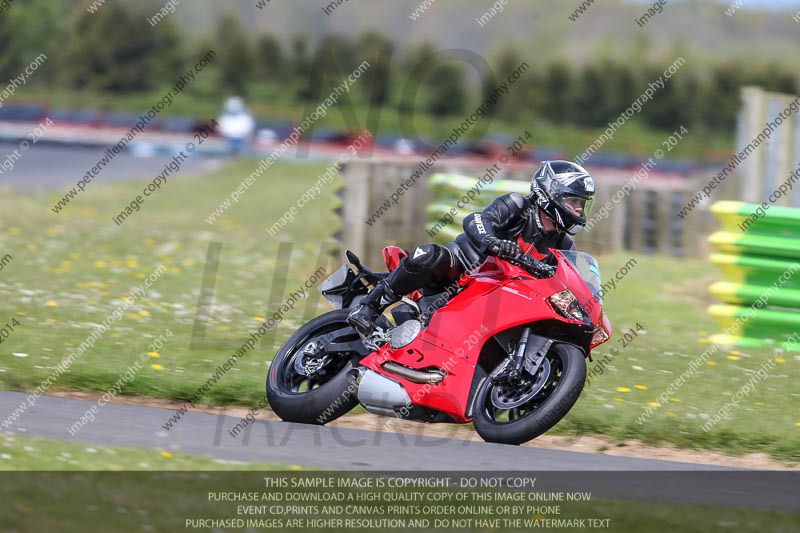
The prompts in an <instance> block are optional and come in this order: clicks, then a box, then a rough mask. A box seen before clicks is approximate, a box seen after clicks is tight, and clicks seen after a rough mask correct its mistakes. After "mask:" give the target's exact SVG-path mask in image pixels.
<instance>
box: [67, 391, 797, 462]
mask: <svg viewBox="0 0 800 533" xmlns="http://www.w3.org/2000/svg"><path fill="white" fill-rule="evenodd" d="M52 395H53V396H60V397H62V398H74V399H81V400H97V399H99V398H100V397H101V395H102V394H100V393H96V392H74V391H61V392H55V393H52ZM111 403H119V404H125V405H140V406H143V407H157V408H160V409H173V410H177V409H179V408H180V407H181V406H182V405H184V402H177V401H173V400H165V399H162V398H151V397H143V396H117V397H115V398H114V400H113V401H112V402H111ZM193 411H194V412H198V413H210V414H215V415H216V414H224V415H226V416H231V417H234V418H235V417H237V416H238V417H242V418H243V417H244V416H245V415H247V413H248V412H249V411H250V409H249V408H247V407H235V406H226V407H219V406H216V407H215V406H210V405H198V406H197V407H196V408H195V409H193ZM256 418H258V419H259V420H272V421H279V420H280V419H279V418H278V416H277V415H276V414H275V413H273V412H272V411H271V410H269V409H263V410H262V411H260V412H259V413H258V415H257V416H256ZM328 425H329V426H334V427H340V428H351V429H365V430H368V431H385V432H391V433H402V434H406V435H414V436H416V437H418V438H426V437H427V438H434V437H440V438H446V439H458V440H474V441H476V442H479V441H481V438H480V437H479V436H478V434H477V433H475V432H474V431H473V430H472V429H471V428H469V427H466V426H458V425H455V424H422V423H418V422H411V421H408V420H398V419H394V418H388V417H383V416H375V415H371V414H367V413H360V414H350V415H346V416H343V417H342V418H340V419H339V420H336V421H335V422H332V423H331V424H328ZM523 446H527V447H529V448H543V449H549V450H568V451H573V452H584V453H602V454H606V455H616V456H620V457H641V458H646V459H663V460H668V461H678V462H683V463H699V464H708V465H717V466H731V467H741V468H755V469H760V470H794V471H800V465H798V464H794V463H783V462H780V461H777V460H775V459H773V458H772V457H770V456H769V455H767V454H764V453H750V454H746V455H726V454H724V453H721V452H711V451H704V450H690V449H684V448H676V447H673V446H649V445H645V444H642V443H641V442H638V441H634V440H626V441H624V442H614V441H611V440H608V439H604V438H602V437H595V436H585V435H582V436H564V435H542V436H541V437H538V438H537V439H536V440H534V441H531V442H529V443H526V444H523Z"/></svg>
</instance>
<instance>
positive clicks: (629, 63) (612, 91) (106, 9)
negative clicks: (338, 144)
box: [0, 0, 798, 131]
mask: <svg viewBox="0 0 800 533" xmlns="http://www.w3.org/2000/svg"><path fill="white" fill-rule="evenodd" d="M150 15H152V8H151V7H148V6H146V5H128V4H123V3H120V2H109V3H107V4H105V5H103V6H102V7H101V8H99V9H98V10H97V11H96V12H95V13H94V14H89V13H87V11H86V9H85V6H84V5H83V4H81V5H79V6H77V7H72V8H67V7H65V4H63V3H57V2H52V0H29V1H28V2H26V3H25V4H16V5H14V6H13V8H12V9H10V10H8V11H6V12H4V13H2V14H0V50H2V54H0V80H2V79H10V78H12V77H14V76H16V75H17V74H19V72H20V70H21V69H22V68H24V65H25V64H27V63H28V62H29V61H30V60H31V59H32V58H34V57H36V56H37V55H38V54H39V53H41V52H43V51H44V52H45V53H47V55H48V57H49V58H50V60H49V61H48V64H47V66H46V67H47V68H46V69H42V71H43V72H42V73H37V75H36V76H35V77H33V79H31V80H30V83H33V84H39V85H42V86H46V87H54V86H55V87H58V88H62V89H66V90H74V91H80V90H87V91H91V92H92V93H100V94H103V93H107V94H115V95H120V94H123V95H124V94H132V93H141V92H148V91H154V90H156V89H159V88H163V87H165V86H170V85H172V84H173V83H174V82H175V79H174V78H175V77H176V75H177V74H179V73H180V72H182V71H183V70H185V69H186V68H187V67H190V66H191V65H192V64H193V63H194V61H195V60H196V59H197V58H198V57H201V56H202V55H203V54H204V53H205V52H207V51H208V50H210V49H213V50H214V51H215V52H216V53H217V58H216V60H215V62H214V65H213V66H212V67H211V68H210V69H209V71H210V72H211V74H210V75H208V76H206V75H205V74H204V76H203V78H204V79H203V80H202V82H201V83H197V84H196V86H195V87H192V88H191V91H193V92H194V93H195V94H197V95H199V96H209V97H220V98H221V97H223V96H226V95H230V94H232V93H236V94H240V95H244V96H250V97H252V98H255V99H258V98H272V99H276V100H278V101H280V102H283V103H286V104H297V105H305V104H307V103H310V102H313V101H316V100H317V99H319V97H320V94H325V93H324V92H323V91H324V90H325V88H326V87H333V86H334V85H335V84H337V83H339V82H340V81H341V79H342V78H343V77H344V76H347V75H348V74H349V73H350V72H352V70H353V69H354V68H356V66H357V65H359V64H361V63H362V62H363V61H367V62H368V63H369V64H370V68H369V69H368V70H367V72H366V73H365V75H364V76H363V77H362V79H360V80H359V82H358V84H357V87H356V88H355V89H354V91H353V95H352V97H353V100H354V102H355V103H356V104H357V105H362V106H367V105H372V106H382V107H386V108H395V109H396V110H397V111H398V112H400V113H411V112H416V111H423V112H426V113H429V114H431V115H433V116H435V117H447V116H454V117H457V116H462V115H463V114H464V113H465V112H467V111H468V110H469V109H470V107H471V106H472V105H473V104H474V103H475V102H478V101H480V100H481V97H482V95H485V94H488V93H489V92H490V91H491V90H493V88H494V87H491V86H490V85H491V84H492V83H493V82H495V81H498V80H500V81H502V80H504V79H505V77H506V76H507V74H508V73H510V72H512V71H513V70H514V69H516V68H517V67H518V66H519V65H520V64H521V63H523V62H527V63H529V64H531V65H532V66H533V68H530V69H528V70H527V71H526V72H525V74H524V76H523V77H522V79H520V80H519V82H517V83H516V84H515V85H514V87H513V89H512V90H510V91H509V93H508V94H507V95H505V96H504V97H503V98H502V99H501V100H500V103H499V104H498V106H497V107H496V108H495V109H494V110H493V113H494V115H495V116H496V117H497V118H500V119H502V120H504V121H505V122H507V123H509V124H515V123H530V122H531V121H537V120H544V121H547V122H550V123H556V124H571V125H577V126H586V127H600V126H605V125H606V124H607V123H608V122H610V121H613V120H615V119H616V118H617V117H618V116H619V114H620V113H621V112H623V111H624V110H625V109H627V108H628V106H630V105H631V103H632V102H633V101H634V100H636V98H637V97H638V96H639V95H640V94H641V93H642V92H643V91H644V90H645V89H646V88H647V86H648V83H649V82H651V81H654V80H656V79H658V78H659V76H661V74H662V73H663V71H664V69H665V67H666V66H668V65H669V64H671V63H672V61H674V59H675V55H674V54H666V55H664V57H662V58H661V59H660V60H656V59H653V58H644V57H641V56H637V57H631V58H630V59H627V60H623V59H618V58H616V59H611V58H606V59H604V58H595V59H592V60H587V61H584V62H582V63H581V64H576V63H575V62H573V61H570V60H569V59H568V58H560V59H549V60H547V61H546V62H538V61H537V60H536V55H537V53H536V52H537V51H536V50H528V49H526V50H524V51H522V50H517V49H513V48H507V49H505V50H502V51H500V52H498V53H496V54H493V55H492V56H491V57H490V58H488V59H487V60H486V63H487V64H488V65H489V66H490V68H491V71H492V72H493V73H494V77H493V78H492V77H490V76H488V75H487V72H486V71H485V69H483V71H482V72H481V68H480V67H478V68H477V70H478V74H479V75H480V79H481V80H482V83H476V81H475V79H476V76H475V73H476V66H475V64H467V63H466V62H464V61H460V60H452V59H451V60H447V56H441V60H437V61H430V58H431V57H432V56H434V57H435V56H436V55H437V52H436V50H435V49H434V48H433V46H431V45H430V44H427V43H421V44H419V45H417V46H415V47H412V48H410V49H407V50H402V51H400V50H397V49H396V47H395V46H394V44H393V43H392V42H391V41H390V40H389V39H388V38H387V37H386V36H384V35H382V34H381V33H379V32H376V31H370V32H367V33H364V34H361V35H357V36H352V37H351V36H345V35H339V34H328V35H323V36H320V37H318V38H314V39H312V38H311V37H309V36H308V35H296V36H295V37H294V38H292V39H290V40H288V41H282V40H279V39H278V38H276V37H275V36H274V35H271V34H268V33H263V34H260V35H256V36H251V34H250V32H248V31H246V30H245V29H243V28H242V26H241V25H240V22H239V20H238V19H237V18H236V17H235V16H234V15H232V14H225V15H223V16H221V17H220V18H219V19H218V20H217V22H216V27H215V28H214V29H213V31H212V32H210V33H209V34H208V35H204V36H197V35H193V34H189V32H187V31H184V30H181V29H179V27H178V26H177V25H176V24H175V21H174V17H171V16H168V17H165V18H164V19H163V20H161V21H160V22H159V23H158V25H157V26H156V27H150V25H149V24H147V23H146V20H147V19H148V17H149V16H150ZM51 51H52V52H51ZM426 61H428V63H430V68H425V69H420V68H419V66H420V65H421V64H423V63H425V62H426ZM415 77H416V78H418V79H414V78H415ZM751 84H752V85H760V86H762V87H765V88H766V89H768V90H773V91H778V92H787V93H793V94H797V92H798V80H797V77H796V75H795V74H794V73H793V72H791V71H788V70H786V69H785V67H781V66H779V65H777V64H752V63H742V62H728V63H720V62H714V61H712V60H707V59H706V60H699V59H693V60H689V61H687V65H686V66H685V67H683V68H681V69H680V70H679V71H678V72H677V73H676V74H675V75H674V76H673V77H672V78H671V79H670V80H669V81H667V82H666V84H665V86H664V88H663V89H661V90H660V91H659V92H658V94H657V95H656V96H655V99H654V100H653V101H652V102H650V103H648V104H647V105H646V106H644V109H643V110H642V113H641V120H642V121H643V122H644V123H645V124H646V125H648V126H650V127H651V128H655V129H659V130H665V131H667V130H672V129H673V128H675V127H676V126H678V125H686V126H691V125H702V126H703V127H704V128H707V129H708V130H711V131H725V130H730V129H732V128H733V127H734V125H735V121H736V114H737V112H738V109H739V106H740V101H739V98H740V97H739V90H740V88H741V87H742V86H745V85H751ZM409 87H412V88H414V89H415V90H414V91H413V94H412V95H411V97H408V94H409V91H408V89H409Z"/></svg>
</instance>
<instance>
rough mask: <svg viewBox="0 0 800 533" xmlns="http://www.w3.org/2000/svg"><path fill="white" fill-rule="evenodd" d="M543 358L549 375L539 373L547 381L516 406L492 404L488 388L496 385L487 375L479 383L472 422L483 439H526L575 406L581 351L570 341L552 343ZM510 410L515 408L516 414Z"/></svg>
mask: <svg viewBox="0 0 800 533" xmlns="http://www.w3.org/2000/svg"><path fill="white" fill-rule="evenodd" d="M546 357H547V358H548V360H549V363H550V364H549V368H548V371H549V376H542V377H543V379H546V380H547V381H546V384H545V385H544V387H543V388H542V389H541V390H540V392H539V393H537V394H536V395H535V396H534V397H533V398H532V399H530V400H529V401H527V402H526V403H525V404H523V405H521V406H519V408H517V409H510V410H508V411H502V410H500V409H498V408H497V407H496V406H495V405H494V403H493V402H492V391H493V389H494V388H495V387H496V386H498V385H495V384H492V381H491V378H487V379H486V381H484V382H483V384H482V385H481V386H480V388H479V389H478V392H477V394H476V398H475V411H474V414H473V423H474V425H475V430H476V431H477V432H478V434H479V435H480V436H481V437H482V438H483V439H484V440H485V441H487V442H497V443H500V444H522V443H523V442H528V441H529V440H532V439H534V438H536V437H538V436H539V435H541V434H543V433H545V432H546V431H547V430H549V429H550V428H552V427H553V426H554V425H556V424H557V423H558V421H559V420H561V419H562V418H564V416H566V414H567V413H568V412H569V410H570V409H572V406H573V405H575V402H576V401H577V400H578V397H579V396H580V395H581V391H583V386H584V384H585V382H586V360H585V358H584V355H583V352H582V351H581V350H580V349H578V348H577V347H575V346H572V345H570V344H560V343H559V344H553V347H552V348H551V349H550V351H549V352H548V353H547V355H546ZM501 364H503V363H501ZM543 370H544V369H543V368H542V369H540V370H539V372H540V373H541V372H542V371H543ZM526 410H527V412H524V413H521V412H522V411H526ZM514 411H517V413H516V415H515V413H514Z"/></svg>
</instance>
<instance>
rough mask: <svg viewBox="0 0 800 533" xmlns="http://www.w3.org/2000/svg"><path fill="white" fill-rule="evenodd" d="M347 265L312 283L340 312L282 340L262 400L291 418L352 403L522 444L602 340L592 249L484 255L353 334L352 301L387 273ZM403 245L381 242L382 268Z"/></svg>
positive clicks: (324, 413) (545, 422)
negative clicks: (437, 288)
mask: <svg viewBox="0 0 800 533" xmlns="http://www.w3.org/2000/svg"><path fill="white" fill-rule="evenodd" d="M346 255H347V259H348V261H349V262H350V263H351V264H352V266H353V267H354V268H351V267H350V266H349V265H344V266H343V267H342V268H340V269H339V270H337V271H336V272H334V273H333V274H332V275H331V276H330V277H329V278H328V279H326V280H325V281H324V282H323V283H322V284H321V285H320V286H319V290H320V291H321V292H322V294H323V296H325V297H326V298H327V299H328V300H329V301H330V302H331V304H333V306H334V307H335V308H336V309H337V310H335V311H331V312H328V313H325V314H323V315H321V316H319V317H317V318H314V319H313V320H311V321H310V322H308V323H307V324H305V325H304V326H303V327H301V328H300V329H298V330H297V331H296V332H295V333H294V334H293V335H292V336H291V337H289V339H288V340H287V341H286V342H285V343H284V344H283V346H282V347H281V348H280V350H279V351H278V353H277V354H276V355H275V358H274V360H273V361H272V364H271V366H270V370H269V374H268V376H267V398H268V400H269V403H270V405H271V407H272V409H273V410H274V411H275V413H277V415H278V416H279V417H280V418H281V419H283V420H285V421H288V422H301V423H309V424H325V423H327V422H330V421H332V420H335V419H336V418H338V417H340V416H342V415H344V414H345V413H347V412H348V411H350V410H351V409H353V408H354V407H356V405H358V404H361V405H362V406H363V407H364V409H366V410H367V411H369V412H370V413H374V414H379V415H386V416H392V417H398V418H404V419H410V420H418V421H423V422H450V423H467V422H473V423H474V425H475V430H476V431H477V432H478V434H480V436H481V437H483V439H484V440H486V441H489V442H499V443H505V444H521V443H523V442H526V441H529V440H531V439H533V438H535V437H537V436H539V435H541V434H542V433H544V432H546V431H547V430H548V429H550V428H551V427H553V426H554V425H555V424H556V423H557V422H558V421H559V420H561V419H562V418H563V417H564V416H565V415H566V414H567V412H569V410H570V409H571V408H572V406H573V405H574V404H575V402H576V401H577V399H578V396H580V394H581V391H582V390H583V386H584V383H585V380H586V362H585V359H586V358H587V357H590V354H591V350H592V349H593V348H594V347H595V346H598V345H600V344H602V343H604V342H606V341H607V340H608V339H609V338H610V336H611V324H610V322H609V320H608V318H607V317H606V316H605V315H604V313H603V310H602V296H601V292H600V286H601V282H600V271H599V268H598V266H597V261H596V260H595V259H594V258H593V257H592V256H590V255H588V254H585V253H581V252H574V251H559V250H551V254H550V256H549V261H550V263H551V264H552V266H555V273H554V274H553V273H552V269H550V273H551V274H552V275H551V277H545V275H544V274H542V272H543V269H542V268H541V267H542V264H541V263H540V261H539V260H537V259H535V258H533V257H531V256H529V255H522V256H518V257H513V258H512V257H505V258H500V257H489V258H487V259H486V260H485V261H484V262H483V263H482V264H481V265H480V266H478V267H477V268H475V269H474V270H472V271H470V272H468V273H466V274H464V275H463V276H461V278H460V279H459V280H458V281H457V283H455V284H453V285H452V286H450V287H447V288H446V290H444V291H441V292H435V293H431V291H430V290H428V291H426V290H422V291H416V292H414V293H412V294H410V295H409V296H408V297H405V298H403V300H402V301H401V303H399V304H398V305H396V306H395V307H394V308H392V309H391V315H392V319H393V322H392V321H390V320H389V318H388V317H386V316H385V315H384V316H382V317H381V318H380V319H379V321H378V326H379V327H378V329H377V333H375V334H373V335H372V336H371V337H370V338H369V339H366V340H362V339H361V337H359V335H358V334H357V333H356V331H355V330H354V329H353V328H352V327H351V326H350V325H349V324H348V323H347V316H348V314H349V313H350V309H349V308H350V307H353V306H354V305H356V304H357V303H358V301H359V299H360V298H363V296H364V295H365V294H366V293H367V292H368V291H369V288H370V287H371V286H373V285H374V284H375V283H377V282H378V281H379V280H380V279H382V278H384V277H385V276H386V275H387V274H388V273H385V272H373V271H371V270H369V269H368V268H366V267H364V266H362V265H361V263H360V261H359V259H358V257H356V256H355V254H353V253H352V252H350V251H349V250H348V251H347V252H346ZM406 255H407V252H406V251H405V250H403V249H402V248H398V247H396V246H389V247H387V248H385V249H384V250H383V257H384V260H385V262H386V265H387V266H388V267H389V269H390V270H391V269H393V268H396V267H397V265H398V263H399V262H400V260H401V259H402V258H403V257H405V256H406Z"/></svg>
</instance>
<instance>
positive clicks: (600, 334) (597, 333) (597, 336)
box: [591, 326, 608, 346]
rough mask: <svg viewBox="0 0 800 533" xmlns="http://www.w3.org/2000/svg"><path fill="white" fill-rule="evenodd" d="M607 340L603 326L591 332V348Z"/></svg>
mask: <svg viewBox="0 0 800 533" xmlns="http://www.w3.org/2000/svg"><path fill="white" fill-rule="evenodd" d="M607 340H608V333H607V332H606V330H604V329H603V326H597V327H596V328H594V331H593V332H592V343H591V345H592V346H597V345H599V344H603V343H604V342H606V341H607Z"/></svg>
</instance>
